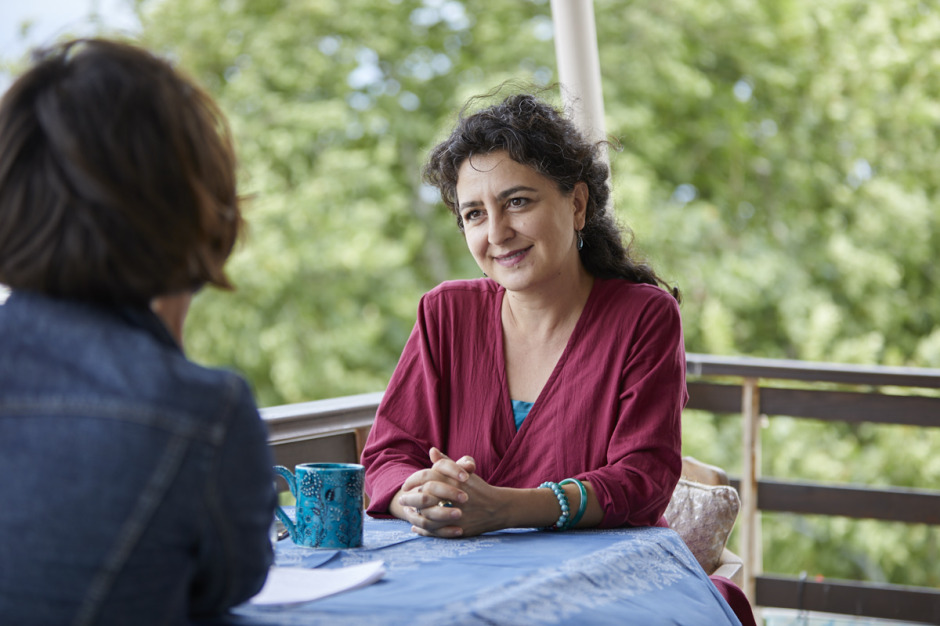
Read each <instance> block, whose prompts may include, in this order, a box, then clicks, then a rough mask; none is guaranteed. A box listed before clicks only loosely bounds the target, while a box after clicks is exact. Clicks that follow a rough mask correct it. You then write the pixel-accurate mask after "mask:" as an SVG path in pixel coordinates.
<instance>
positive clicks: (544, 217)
mask: <svg viewBox="0 0 940 626" xmlns="http://www.w3.org/2000/svg"><path fill="white" fill-rule="evenodd" d="M587 197H588V191H587V185H585V184H584V183H578V184H577V185H576V186H575V188H574V190H573V191H572V192H571V193H570V194H567V195H565V194H563V193H562V192H561V191H559V190H558V186H557V185H556V184H555V183H554V182H553V181H552V180H551V179H549V178H546V177H545V176H543V175H542V174H539V173H538V172H536V171H535V170H534V169H532V168H531V167H529V166H527V165H523V164H521V163H518V162H516V161H513V160H512V159H511V158H510V157H509V154H508V153H506V152H505V151H502V150H501V151H498V152H492V153H490V154H486V155H482V156H474V157H472V159H467V160H466V161H464V162H463V164H462V165H461V166H460V169H459V170H458V172H457V201H458V204H457V208H458V211H459V213H460V217H461V219H462V220H463V225H464V235H465V236H466V239H467V246H468V247H469V248H470V253H471V254H472V255H473V258H474V259H475V260H476V262H477V265H479V266H480V269H481V270H483V273H485V274H486V275H487V276H489V277H490V278H492V279H493V280H495V281H496V282H498V283H499V284H500V285H502V286H503V287H505V288H506V289H507V290H509V291H520V292H521V291H526V290H532V289H552V288H553V287H555V286H557V285H559V284H563V281H566V280H573V279H575V278H576V276H577V273H578V271H579V268H580V263H581V261H580V258H579V257H578V249H577V234H576V233H575V230H581V228H583V227H584V214H585V207H586V205H587Z"/></svg>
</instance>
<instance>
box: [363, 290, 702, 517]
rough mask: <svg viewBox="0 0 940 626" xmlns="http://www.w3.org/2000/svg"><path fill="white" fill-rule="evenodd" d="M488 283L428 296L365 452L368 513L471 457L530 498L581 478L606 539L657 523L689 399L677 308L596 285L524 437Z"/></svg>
mask: <svg viewBox="0 0 940 626" xmlns="http://www.w3.org/2000/svg"><path fill="white" fill-rule="evenodd" d="M504 293H505V291H504V289H503V288H502V287H500V286H499V285H498V284H497V283H496V282H494V281H492V280H489V279H477V280H464V281H448V282H445V283H442V284H441V285H439V286H438V287H436V288H435V289H433V290H431V291H430V292H428V293H427V294H425V295H424V296H423V297H422V299H421V302H420V304H419V306H418V315H417V321H416V322H415V326H414V329H413V330H412V333H411V336H410V337H409V339H408V342H407V344H406V345H405V348H404V350H403V352H402V355H401V359H400V360H399V363H398V366H397V367H396V369H395V372H394V374H393V375H392V378H391V381H390V382H389V386H388V389H387V390H386V392H385V395H384V396H383V399H382V402H381V403H380V405H379V408H378V411H377V413H376V419H375V423H374V425H373V427H372V431H371V433H370V435H369V439H368V441H367V444H366V447H365V449H364V451H363V457H362V462H363V464H364V465H365V466H366V490H367V492H368V494H369V497H370V506H369V513H370V514H372V515H375V516H383V515H388V507H389V502H390V501H391V498H392V497H393V496H394V495H395V493H397V492H398V490H399V489H400V488H401V485H402V483H403V482H404V481H405V479H406V478H407V477H408V476H410V475H411V474H412V473H414V472H415V471H417V470H418V469H422V468H426V467H429V465H430V461H429V459H428V450H429V449H430V448H431V446H436V447H438V448H439V449H441V450H442V451H444V453H445V454H447V455H448V456H450V457H451V458H455V459H456V458H459V457H461V456H464V455H470V456H472V457H473V458H474V459H475V461H476V463H477V474H478V475H479V476H480V477H481V478H482V479H483V480H485V481H487V482H488V483H490V484H493V485H498V486H503V487H520V488H524V487H527V488H534V487H537V486H538V485H539V484H541V483H542V482H544V481H546V480H551V481H556V482H557V481H560V480H562V479H564V478H569V477H574V478H580V479H583V480H587V481H589V482H590V483H591V485H592V486H593V487H594V491H595V493H596V495H597V498H598V501H599V503H600V505H601V507H602V508H603V510H604V519H603V522H602V523H601V526H602V527H614V526H622V525H634V526H648V525H654V524H655V523H657V521H658V520H659V518H660V516H661V515H662V513H663V511H664V510H665V508H666V505H667V504H668V502H669V497H670V494H671V493H672V490H673V487H674V486H675V484H676V481H677V480H678V478H679V472H680V470H681V464H682V461H681V456H680V453H681V432H680V417H681V412H682V408H683V407H684V406H685V403H686V401H687V399H688V395H687V392H686V386H685V351H684V347H683V339H682V325H681V319H680V316H679V308H678V304H677V303H676V301H675V299H674V298H673V297H672V296H671V295H670V294H668V293H667V292H666V291H664V290H662V289H660V288H658V287H655V286H652V285H640V284H635V283H631V282H628V281H625V280H618V279H611V280H600V279H598V280H595V281H594V286H593V288H592V290H591V294H590V296H589V297H588V301H587V303H586V304H585V307H584V310H583V311H582V313H581V317H580V318H579V319H578V322H577V324H576V326H575V329H574V331H573V332H572V334H571V337H570V339H569V340H568V345H567V346H566V347H565V350H564V351H563V353H562V355H561V357H560V358H559V360H558V362H557V363H556V365H555V368H554V370H553V371H552V374H551V375H550V377H549V379H548V381H547V382H546V383H545V386H544V387H543V389H542V392H541V393H540V394H539V396H538V398H537V399H536V401H535V403H534V404H533V406H532V408H531V410H530V411H529V414H528V416H527V417H526V419H525V421H524V422H523V423H522V425H521V427H520V428H519V429H518V431H517V430H516V425H515V421H514V417H513V411H512V405H511V400H510V397H509V391H508V382H507V379H506V371H505V358H504V351H503V332H502V320H501V315H500V310H501V305H502V299H503V295H504Z"/></svg>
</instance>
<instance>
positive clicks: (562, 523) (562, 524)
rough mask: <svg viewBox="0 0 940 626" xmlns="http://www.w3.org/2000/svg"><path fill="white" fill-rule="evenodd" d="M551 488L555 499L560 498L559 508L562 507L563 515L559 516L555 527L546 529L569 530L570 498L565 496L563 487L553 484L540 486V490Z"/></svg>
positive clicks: (545, 483)
mask: <svg viewBox="0 0 940 626" xmlns="http://www.w3.org/2000/svg"><path fill="white" fill-rule="evenodd" d="M545 487H547V488H549V489H551V490H552V491H553V492H554V493H555V497H556V498H558V506H560V507H561V515H559V516H558V521H557V522H555V525H554V526H547V527H546V528H551V529H553V530H565V529H566V528H568V510H569V509H568V496H567V495H565V490H564V489H562V488H561V485H559V484H558V483H553V482H544V483H542V484H541V485H539V489H543V488H545Z"/></svg>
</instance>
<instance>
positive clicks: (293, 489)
mask: <svg viewBox="0 0 940 626" xmlns="http://www.w3.org/2000/svg"><path fill="white" fill-rule="evenodd" d="M274 471H275V472H277V474H278V475H279V476H280V477H281V478H283V479H284V480H285V481H287V488H288V489H290V493H291V495H292V496H294V497H295V498H296V497H297V479H296V478H295V477H294V475H293V474H292V473H291V471H290V470H289V469H287V468H286V467H284V466H283V465H275V466H274ZM274 515H275V516H276V517H277V518H278V519H279V520H281V523H282V524H284V526H285V527H286V528H287V532H289V533H290V538H291V541H293V540H294V539H295V538H296V536H297V527H296V526H295V525H294V522H292V521H291V519H290V518H289V517H287V513H285V512H284V509H282V508H281V505H280V504H278V505H277V508H275V509H274Z"/></svg>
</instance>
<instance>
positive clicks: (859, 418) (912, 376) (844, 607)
mask: <svg viewBox="0 0 940 626" xmlns="http://www.w3.org/2000/svg"><path fill="white" fill-rule="evenodd" d="M687 367H688V378H689V383H688V386H689V396H690V398H689V404H688V408H689V409H699V410H704V411H710V412H713V413H731V414H738V415H740V416H741V419H742V420H743V432H744V437H743V442H742V472H741V475H740V476H738V477H735V476H732V482H733V484H734V485H735V486H736V487H738V489H739V491H740V494H741V507H742V508H741V513H740V515H739V518H738V526H737V528H738V531H737V532H738V533H739V546H738V550H739V552H740V555H741V557H742V558H743V560H744V563H745V567H744V588H745V592H746V593H747V594H748V597H749V598H750V599H751V602H752V604H753V605H754V606H755V607H776V608H790V609H800V610H806V611H823V612H827V613H839V614H845V615H858V616H864V617H873V618H881V619H895V620H904V621H909V622H918V623H925V624H940V590H938V589H932V588H926V587H910V586H902V585H891V584H882V583H874V582H856V581H837V580H825V581H822V582H817V581H815V580H801V579H799V578H796V577H787V576H779V575H773V574H770V573H765V572H763V563H762V550H761V545H760V537H761V528H760V524H761V521H760V520H761V517H760V513H761V512H762V511H767V512H771V511H773V512H791V513H799V514H812V515H835V516H843V517H849V518H857V519H879V520H889V521H897V522H906V523H911V524H931V525H940V491H937V490H936V487H937V486H936V485H925V486H924V487H925V488H923V489H920V488H917V489H910V488H873V487H866V486H858V485H833V484H818V483H809V482H798V481H786V480H781V479H776V478H764V477H762V476H761V473H760V452H761V443H760V422H761V420H762V419H764V418H768V419H769V418H772V417H774V416H789V417H795V418H809V419H815V420H824V421H838V422H847V423H859V422H871V423H881V424H907V425H911V426H916V427H920V428H940V397H938V394H936V393H934V395H918V393H919V392H922V390H924V389H928V390H930V389H940V370H937V369H916V368H890V367H860V366H852V365H837V364H824V363H810V362H805V361H787V360H776V359H752V358H733V357H714V356H708V355H701V354H689V355H688V364H687ZM796 383H805V384H806V385H804V386H803V387H800V388H793V387H794V386H795V384H796ZM834 384H835V385H834ZM833 386H837V387H838V388H837V389H832V388H831V387H833ZM806 387H809V388H806ZM886 389H889V391H890V392H888V391H886ZM928 393H930V392H928ZM381 397H382V393H381V392H379V393H371V394H363V395H359V396H349V397H344V398H333V399H330V400H322V401H315V402H306V403H301V404H292V405H285V406H279V407H272V408H267V409H263V410H262V415H263V416H264V418H265V420H266V421H267V423H268V428H269V433H270V442H271V445H272V450H273V451H274V455H275V458H276V460H277V462H278V463H281V464H283V465H287V466H293V465H294V464H296V463H299V462H304V461H310V460H320V461H349V460H353V459H357V458H358V455H359V453H360V452H361V450H362V444H363V442H364V441H365V436H366V435H367V434H368V430H369V427H370V426H371V423H372V419H373V418H374V416H375V410H376V408H377V407H378V403H379V401H380V400H381Z"/></svg>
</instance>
